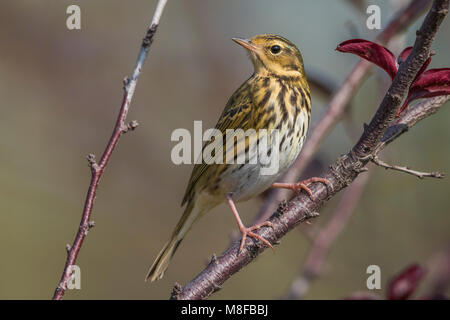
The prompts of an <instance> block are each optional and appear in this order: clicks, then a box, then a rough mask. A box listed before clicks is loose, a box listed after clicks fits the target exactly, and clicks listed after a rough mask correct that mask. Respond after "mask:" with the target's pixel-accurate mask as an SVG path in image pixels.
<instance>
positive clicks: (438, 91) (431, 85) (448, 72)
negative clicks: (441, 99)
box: [397, 68, 450, 116]
mask: <svg viewBox="0 0 450 320" xmlns="http://www.w3.org/2000/svg"><path fill="white" fill-rule="evenodd" d="M448 94H450V68H440V69H430V70H427V71H425V72H424V73H422V74H421V75H420V76H419V77H418V78H417V79H416V80H415V81H414V82H413V83H412V85H411V87H409V92H408V96H407V97H406V100H405V103H403V106H402V107H401V108H400V110H399V111H398V112H397V116H398V115H400V114H401V113H402V112H403V110H405V109H406V107H407V106H408V105H409V104H410V103H411V102H412V101H414V100H417V99H422V98H432V97H437V96H446V95H448Z"/></svg>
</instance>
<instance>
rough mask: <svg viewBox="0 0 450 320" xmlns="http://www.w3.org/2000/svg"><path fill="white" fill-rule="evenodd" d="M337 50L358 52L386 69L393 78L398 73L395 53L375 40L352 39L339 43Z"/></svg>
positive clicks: (362, 56) (357, 53)
mask: <svg viewBox="0 0 450 320" xmlns="http://www.w3.org/2000/svg"><path fill="white" fill-rule="evenodd" d="M336 50H338V51H340V52H349V53H353V54H356V55H358V56H360V57H361V58H363V59H366V60H368V61H370V62H372V63H374V64H376V65H377V66H379V67H380V68H382V69H383V70H385V71H386V72H387V73H388V74H389V76H390V77H391V79H394V77H395V74H396V73H397V62H396V61H395V56H394V54H393V53H392V52H391V51H389V49H387V48H385V47H383V46H380V45H379V44H377V43H375V42H372V41H368V40H364V39H351V40H347V41H344V42H342V43H341V44H339V45H338V46H337V48H336Z"/></svg>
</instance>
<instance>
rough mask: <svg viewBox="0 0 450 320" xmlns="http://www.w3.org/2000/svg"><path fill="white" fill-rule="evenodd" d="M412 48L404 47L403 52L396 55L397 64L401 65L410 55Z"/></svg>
mask: <svg viewBox="0 0 450 320" xmlns="http://www.w3.org/2000/svg"><path fill="white" fill-rule="evenodd" d="M412 48H413V47H406V48H405V49H403V51H402V52H401V53H400V54H399V55H398V58H397V62H398V64H402V63H403V62H405V61H406V59H407V58H408V56H409V54H410V53H411V51H412Z"/></svg>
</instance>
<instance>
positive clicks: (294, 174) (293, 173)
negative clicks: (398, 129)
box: [254, 0, 431, 223]
mask: <svg viewBox="0 0 450 320" xmlns="http://www.w3.org/2000/svg"><path fill="white" fill-rule="evenodd" d="M430 2H431V1H430V0H412V1H411V2H410V4H409V5H408V6H406V7H405V8H404V9H403V10H401V11H399V12H398V13H397V14H396V15H395V16H394V17H393V18H392V20H391V22H390V23H389V24H388V26H387V27H386V28H385V29H384V30H383V31H382V32H381V33H380V34H379V35H378V36H377V37H376V39H375V41H377V42H378V43H380V44H389V43H390V41H391V39H393V38H394V37H395V36H396V35H397V34H398V33H399V32H401V31H402V30H404V29H405V28H407V27H408V26H409V25H411V24H412V23H413V22H414V21H415V20H416V18H418V17H419V16H420V14H421V13H422V11H423V10H424V9H425V8H426V7H427V6H428V5H429V4H430ZM371 69H372V64H371V63H369V62H367V61H366V60H360V61H359V62H358V63H357V64H356V65H355V66H354V67H353V69H352V70H351V71H350V73H349V74H348V75H347V77H345V78H344V80H343V82H342V84H341V86H340V87H339V89H338V90H337V91H336V92H335V94H334V95H333V96H332V97H331V99H330V102H329V104H328V109H327V112H326V113H325V114H324V115H323V116H322V118H321V119H320V120H319V122H317V124H316V125H315V126H314V127H313V128H312V129H311V133H310V134H309V136H308V138H307V139H306V141H305V144H304V145H303V148H302V151H301V153H300V155H299V156H298V158H297V159H296V161H295V162H294V164H293V165H292V167H291V168H290V169H289V171H288V172H287V173H286V174H285V175H284V177H283V178H282V180H281V181H280V182H293V181H297V180H298V179H299V177H300V175H301V174H302V173H303V171H304V170H305V168H306V167H307V166H308V164H309V163H310V162H311V160H312V159H313V158H314V155H315V153H316V152H317V150H318V149H319V146H320V145H321V143H322V141H323V140H324V139H325V137H326V136H327V135H328V133H329V132H330V131H331V130H332V129H333V128H334V127H335V126H336V124H337V123H338V122H339V120H340V119H341V117H342V115H343V114H344V113H345V110H346V109H347V108H348V105H349V101H350V99H351V98H352V97H353V95H354V94H355V93H356V91H357V90H358V88H359V86H360V85H361V83H362V81H363V80H364V79H365V77H366V76H367V74H368V73H369V71H370V70H371ZM288 195H289V191H288V190H286V189H271V190H270V191H268V193H267V197H266V199H265V201H264V204H263V206H262V207H261V209H260V211H259V212H258V214H257V215H256V217H255V219H254V222H255V223H259V222H261V221H265V220H267V218H268V217H270V215H271V214H272V213H273V212H274V211H275V210H276V206H277V203H279V202H280V201H282V200H283V199H286V198H287V197H288Z"/></svg>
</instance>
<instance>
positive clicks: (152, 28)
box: [142, 24, 158, 48]
mask: <svg viewBox="0 0 450 320" xmlns="http://www.w3.org/2000/svg"><path fill="white" fill-rule="evenodd" d="M157 28H158V25H157V24H152V25H151V26H150V28H148V30H147V33H146V35H145V37H144V39H143V40H142V46H143V47H144V48H148V47H149V46H150V45H151V44H152V42H153V36H154V35H155V32H156V29H157Z"/></svg>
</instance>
